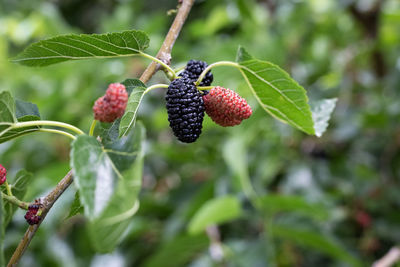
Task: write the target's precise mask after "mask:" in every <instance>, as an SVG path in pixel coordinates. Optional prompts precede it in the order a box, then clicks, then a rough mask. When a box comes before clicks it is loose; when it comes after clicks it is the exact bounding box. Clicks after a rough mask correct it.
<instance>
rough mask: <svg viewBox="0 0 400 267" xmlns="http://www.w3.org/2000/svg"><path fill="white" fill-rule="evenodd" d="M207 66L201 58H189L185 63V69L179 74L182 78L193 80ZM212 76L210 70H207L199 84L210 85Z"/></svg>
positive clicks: (195, 79)
mask: <svg viewBox="0 0 400 267" xmlns="http://www.w3.org/2000/svg"><path fill="white" fill-rule="evenodd" d="M207 67H208V65H207V63H206V62H204V61H201V60H194V59H191V60H189V61H188V63H187V64H186V68H185V70H184V71H183V72H182V73H181V74H180V76H181V77H183V78H189V79H191V80H192V81H193V82H195V81H197V79H198V78H199V76H200V74H201V73H202V72H203V70H205V69H206V68H207ZM213 79H214V76H213V75H212V73H211V71H209V72H207V73H206V75H205V76H204V78H203V80H202V81H201V83H200V86H210V85H211V83H212V81H213Z"/></svg>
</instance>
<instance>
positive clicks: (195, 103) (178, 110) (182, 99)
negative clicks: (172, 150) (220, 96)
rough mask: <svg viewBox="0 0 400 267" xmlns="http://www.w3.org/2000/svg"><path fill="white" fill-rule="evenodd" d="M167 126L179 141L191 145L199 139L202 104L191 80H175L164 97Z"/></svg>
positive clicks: (201, 122)
mask: <svg viewBox="0 0 400 267" xmlns="http://www.w3.org/2000/svg"><path fill="white" fill-rule="evenodd" d="M165 100H166V101H167V104H166V107H167V112H168V121H169V125H170V127H171V129H172V131H173V132H174V135H175V136H176V137H177V138H178V140H179V141H182V142H185V143H192V142H194V141H196V140H197V138H199V136H200V134H201V128H202V124H203V118H204V103H203V99H202V97H201V94H200V92H199V91H198V90H197V89H196V86H195V85H194V82H193V80H191V79H188V78H180V79H175V80H173V81H172V82H171V84H170V85H169V86H168V90H167V94H166V96H165Z"/></svg>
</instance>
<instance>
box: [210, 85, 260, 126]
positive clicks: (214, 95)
mask: <svg viewBox="0 0 400 267" xmlns="http://www.w3.org/2000/svg"><path fill="white" fill-rule="evenodd" d="M203 101H204V106H205V109H206V113H207V115H208V116H209V117H210V118H211V119H212V120H213V121H214V122H215V123H217V124H219V125H221V126H223V127H227V126H235V125H239V124H240V123H241V122H242V120H245V119H247V118H249V117H250V116H251V113H252V110H251V107H250V106H249V105H248V104H247V102H246V100H245V99H244V98H241V97H240V96H239V95H238V94H237V93H235V92H234V91H232V90H230V89H226V88H223V87H220V86H217V87H214V88H213V89H211V90H210V92H209V93H208V94H206V95H203Z"/></svg>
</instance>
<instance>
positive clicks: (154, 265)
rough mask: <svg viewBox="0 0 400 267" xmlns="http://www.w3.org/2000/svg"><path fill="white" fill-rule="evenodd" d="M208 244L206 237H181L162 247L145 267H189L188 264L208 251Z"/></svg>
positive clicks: (146, 262)
mask: <svg viewBox="0 0 400 267" xmlns="http://www.w3.org/2000/svg"><path fill="white" fill-rule="evenodd" d="M208 244H209V240H208V238H207V236H206V235H195V236H179V237H177V238H175V239H173V240H172V241H170V242H168V243H165V244H164V245H162V246H161V248H160V249H159V250H158V251H156V253H154V254H152V255H151V256H150V257H149V258H148V260H147V261H145V263H144V264H143V265H144V266H145V267H176V266H187V263H188V262H189V261H190V260H191V259H192V258H194V257H195V256H196V255H197V254H198V253H199V252H201V251H203V250H204V249H206V248H207V246H208Z"/></svg>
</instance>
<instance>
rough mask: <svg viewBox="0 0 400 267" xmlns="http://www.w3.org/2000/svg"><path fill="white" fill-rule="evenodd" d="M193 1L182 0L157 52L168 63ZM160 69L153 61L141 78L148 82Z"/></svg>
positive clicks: (158, 56) (159, 57)
mask: <svg viewBox="0 0 400 267" xmlns="http://www.w3.org/2000/svg"><path fill="white" fill-rule="evenodd" d="M193 3H194V0H184V1H182V5H181V6H180V8H179V11H178V14H176V17H175V20H174V22H173V23H172V25H171V28H170V29H169V31H168V34H167V36H166V37H165V39H164V42H163V44H162V46H161V48H160V50H159V51H158V53H157V58H158V59H160V60H162V61H163V62H164V63H166V64H168V65H169V64H170V62H171V51H172V47H173V46H174V43H175V40H176V39H177V38H178V35H179V32H180V31H181V29H182V26H183V24H184V23H185V20H186V18H187V16H188V15H189V12H190V9H191V8H192V6H193ZM158 69H159V65H158V64H157V63H156V62H152V63H151V64H150V65H149V66H148V67H147V68H146V70H145V71H144V72H143V74H142V76H141V77H140V80H141V81H142V82H143V83H146V82H148V81H149V80H150V78H151V77H152V76H153V75H154V73H156V71H157V70H158Z"/></svg>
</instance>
